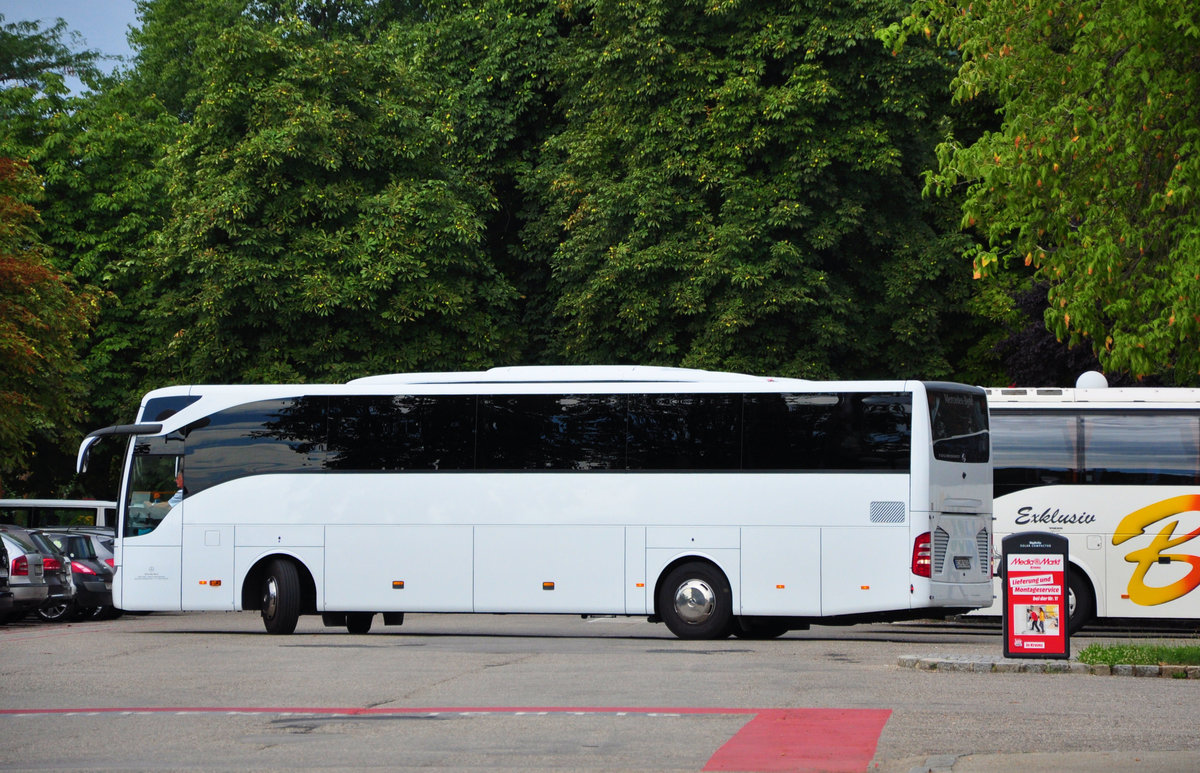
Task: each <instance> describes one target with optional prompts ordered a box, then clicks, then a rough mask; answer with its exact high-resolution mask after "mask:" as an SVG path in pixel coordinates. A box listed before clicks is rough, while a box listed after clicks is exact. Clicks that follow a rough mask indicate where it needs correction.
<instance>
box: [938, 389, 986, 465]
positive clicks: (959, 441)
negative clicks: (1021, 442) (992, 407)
mask: <svg viewBox="0 0 1200 773" xmlns="http://www.w3.org/2000/svg"><path fill="white" fill-rule="evenodd" d="M927 394H928V396H929V421H930V426H931V428H932V434H933V456H934V458H935V459H937V460H938V461H942V462H969V463H972V464H979V463H983V462H987V461H988V460H989V458H990V456H991V450H990V449H991V441H990V439H989V437H988V407H987V398H986V397H984V396H983V395H982V394H978V393H975V392H966V391H961V390H950V389H939V388H936V387H930V388H929V389H928V390H927Z"/></svg>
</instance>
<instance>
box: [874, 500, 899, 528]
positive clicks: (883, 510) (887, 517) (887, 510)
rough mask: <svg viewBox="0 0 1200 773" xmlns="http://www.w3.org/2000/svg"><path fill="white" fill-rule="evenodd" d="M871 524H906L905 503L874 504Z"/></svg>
mask: <svg viewBox="0 0 1200 773" xmlns="http://www.w3.org/2000/svg"><path fill="white" fill-rule="evenodd" d="M871 523H904V503H903V502H872V503H871Z"/></svg>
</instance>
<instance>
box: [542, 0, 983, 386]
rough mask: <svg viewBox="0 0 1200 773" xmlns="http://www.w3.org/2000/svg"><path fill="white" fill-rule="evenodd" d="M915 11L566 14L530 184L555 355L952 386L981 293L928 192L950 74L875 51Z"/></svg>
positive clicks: (671, 8)
mask: <svg viewBox="0 0 1200 773" xmlns="http://www.w3.org/2000/svg"><path fill="white" fill-rule="evenodd" d="M904 8H905V6H904V5H902V4H899V3H895V2H888V1H886V0H880V1H878V2H866V3H864V2H849V1H848V2H796V3H793V4H792V5H791V6H790V9H789V12H788V13H786V14H781V13H780V12H779V8H778V6H777V4H775V3H767V2H740V3H729V4H717V5H714V4H711V3H684V4H680V3H676V2H651V3H638V4H627V3H621V2H608V1H607V0H597V1H596V2H593V3H580V4H578V5H577V6H575V7H574V8H572V15H571V17H570V18H572V19H574V20H576V24H575V26H573V28H572V30H571V34H570V36H569V38H568V41H567V46H566V47H565V51H566V52H567V54H568V56H566V57H564V58H563V59H562V60H560V62H559V68H560V73H561V74H560V77H561V78H562V81H563V88H562V95H563V96H562V104H563V106H564V112H565V116H566V122H565V124H564V127H563V129H562V131H560V132H557V133H556V134H555V135H554V136H553V137H551V138H550V139H549V140H548V141H547V143H546V148H545V152H544V153H543V156H542V158H541V164H540V165H539V167H538V168H536V169H534V170H532V179H533V181H534V182H535V183H536V184H537V186H538V188H537V192H538V194H539V197H540V199H541V200H542V201H543V202H544V208H543V211H542V213H541V216H540V218H538V219H537V220H534V221H533V222H532V223H531V228H530V231H531V232H532V234H533V236H532V237H531V239H530V241H531V242H533V241H534V240H540V241H541V243H542V250H543V252H544V253H545V254H546V255H547V256H548V258H549V260H550V266H551V270H552V273H553V282H552V285H551V292H550V297H551V298H552V299H553V301H554V304H555V305H554V319H555V330H554V331H553V332H552V334H551V338H552V340H553V341H555V343H556V347H555V348H556V349H557V350H558V351H559V352H560V353H561V355H560V356H562V357H565V358H566V359H567V360H569V361H573V362H592V361H601V362H610V361H632V360H642V361H646V362H655V363H671V364H676V363H682V364H685V365H689V366H695V367H707V368H717V369H732V370H744V371H749V372H760V373H761V372H769V373H781V374H786V375H796V376H807V377H835V376H837V377H853V376H871V375H878V376H882V375H885V374H887V375H892V376H915V375H924V376H927V377H950V376H952V375H954V372H955V366H954V364H952V363H954V362H955V361H956V360H957V359H959V358H960V357H961V355H962V353H963V349H962V343H963V338H962V337H959V335H960V334H962V335H963V336H964V337H965V335H966V334H969V326H967V325H965V324H964V322H963V321H964V319H965V313H964V305H965V301H966V298H967V296H968V292H969V288H968V282H967V276H966V274H965V272H964V271H962V269H961V266H959V265H958V264H957V262H956V260H955V250H954V249H952V242H953V241H954V238H953V237H947V236H946V235H945V234H946V232H947V230H949V229H947V228H946V227H944V225H943V223H942V218H941V217H940V216H939V213H938V212H937V211H936V210H935V209H934V208H932V207H931V206H930V205H929V204H928V203H927V202H924V201H922V200H921V196H920V189H919V183H918V179H919V172H920V171H921V170H922V169H923V168H924V167H925V166H926V165H928V164H930V163H932V161H933V159H932V156H931V155H930V152H931V148H932V145H933V143H934V141H935V139H936V134H935V126H936V125H937V121H938V119H939V118H941V117H942V115H943V114H944V111H945V107H946V101H947V100H946V99H945V98H944V96H943V91H942V89H943V88H944V85H945V83H946V81H947V78H948V68H947V66H946V64H945V63H944V62H942V61H940V60H939V59H938V58H937V57H936V56H935V55H934V54H933V53H932V52H931V51H929V50H922V49H920V48H919V47H915V46H914V47H910V48H909V49H908V50H906V51H905V53H904V54H903V55H902V56H897V57H892V56H890V55H889V54H888V52H887V51H886V50H884V49H882V48H881V47H880V46H879V44H878V43H877V42H876V41H875V39H874V33H875V30H876V28H877V27H878V25H880V24H881V23H883V22H886V21H887V20H889V19H892V18H895V17H896V16H897V15H898V14H900V13H901V12H902V11H903V10H904Z"/></svg>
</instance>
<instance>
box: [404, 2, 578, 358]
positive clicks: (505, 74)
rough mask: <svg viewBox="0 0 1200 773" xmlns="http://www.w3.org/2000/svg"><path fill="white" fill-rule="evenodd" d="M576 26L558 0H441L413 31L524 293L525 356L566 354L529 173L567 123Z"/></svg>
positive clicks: (456, 152) (463, 163) (505, 268)
mask: <svg viewBox="0 0 1200 773" xmlns="http://www.w3.org/2000/svg"><path fill="white" fill-rule="evenodd" d="M414 18H416V17H414ZM570 27H571V22H570V21H568V20H567V19H566V18H565V17H564V16H563V14H562V12H561V9H560V7H559V4H558V3H555V2H545V1H544V0H487V2H447V3H437V4H431V5H430V7H429V8H428V9H427V14H426V16H424V17H421V18H419V19H417V23H416V25H415V26H414V28H413V32H412V34H413V37H414V39H415V41H416V45H415V49H414V51H415V53H414V56H413V61H414V63H415V65H416V66H417V67H419V68H421V70H422V71H424V72H426V73H428V74H429V77H430V78H431V79H432V82H433V83H434V84H435V92H436V93H435V97H434V102H433V104H432V108H431V109H432V110H433V113H434V115H436V116H438V118H439V120H440V121H442V122H443V128H444V129H445V131H446V132H448V135H449V137H450V141H449V144H448V146H447V148H446V158H447V162H448V163H449V164H450V165H451V166H452V167H453V168H454V169H455V170H456V173H457V174H458V175H460V176H461V178H462V179H463V180H465V181H468V182H469V184H468V185H467V186H465V187H466V191H465V194H466V195H470V196H471V197H472V198H471V206H472V207H473V208H474V209H475V211H476V213H477V216H478V217H479V218H481V220H482V222H483V234H484V243H485V249H486V250H487V256H488V259H489V260H490V261H491V262H492V263H493V265H495V266H496V267H497V270H499V271H500V272H501V273H502V274H503V275H504V276H505V277H506V278H507V279H508V280H509V281H510V282H512V283H513V285H514V287H515V288H516V289H517V292H518V294H519V301H518V308H519V310H520V311H519V313H520V315H521V320H522V325H523V327H524V328H525V330H526V331H528V332H529V333H530V336H529V337H528V338H527V339H526V342H525V347H524V351H523V352H522V353H521V354H520V355H519V360H520V361H524V362H555V361H559V360H558V357H559V354H558V353H557V352H556V351H553V350H552V349H550V347H549V346H548V344H547V338H548V330H549V326H548V325H547V323H548V321H549V320H551V319H552V309H553V307H554V299H553V298H552V295H551V291H550V289H549V286H548V284H549V273H550V272H549V261H548V259H547V258H548V250H547V249H545V245H544V244H540V243H537V242H530V241H527V240H525V239H524V238H523V232H524V229H525V227H526V225H527V224H528V223H529V222H530V221H531V220H534V219H536V218H537V217H538V213H539V211H540V210H539V207H540V204H541V202H540V201H539V196H538V194H537V193H536V192H532V191H530V190H529V189H528V188H527V187H526V186H524V185H522V180H524V179H525V178H527V177H528V176H529V174H530V170H533V169H537V168H538V166H539V165H540V164H541V160H542V147H543V144H544V143H545V142H546V140H547V139H548V138H549V137H552V136H554V135H555V134H556V133H558V132H561V131H562V130H563V127H564V124H565V117H564V116H563V114H562V111H561V109H560V108H559V104H558V98H559V89H560V86H561V83H560V82H559V80H558V79H557V78H556V77H555V73H554V69H555V68H554V63H555V62H556V61H557V59H558V58H559V57H560V56H562V55H563V54H562V48H563V46H564V45H565V44H566V43H567V40H566V33H567V32H568V31H569V29H570Z"/></svg>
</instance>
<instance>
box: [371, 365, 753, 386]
mask: <svg viewBox="0 0 1200 773" xmlns="http://www.w3.org/2000/svg"><path fill="white" fill-rule="evenodd" d="M770 380H772V379H770V378H766V377H763V376H749V375H746V374H742V373H719V372H716V371H710V370H697V369H695V368H668V367H659V366H653V365H518V366H511V367H502V368H491V369H490V370H476V371H466V372H461V373H391V374H385V375H381V376H367V377H365V378H357V379H354V380H352V381H349V382H347V383H350V384H364V385H371V384H524V383H538V384H562V383H614V382H616V383H623V382H631V383H636V382H640V383H646V382H660V383H661V382H669V383H698V382H728V381H770Z"/></svg>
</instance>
